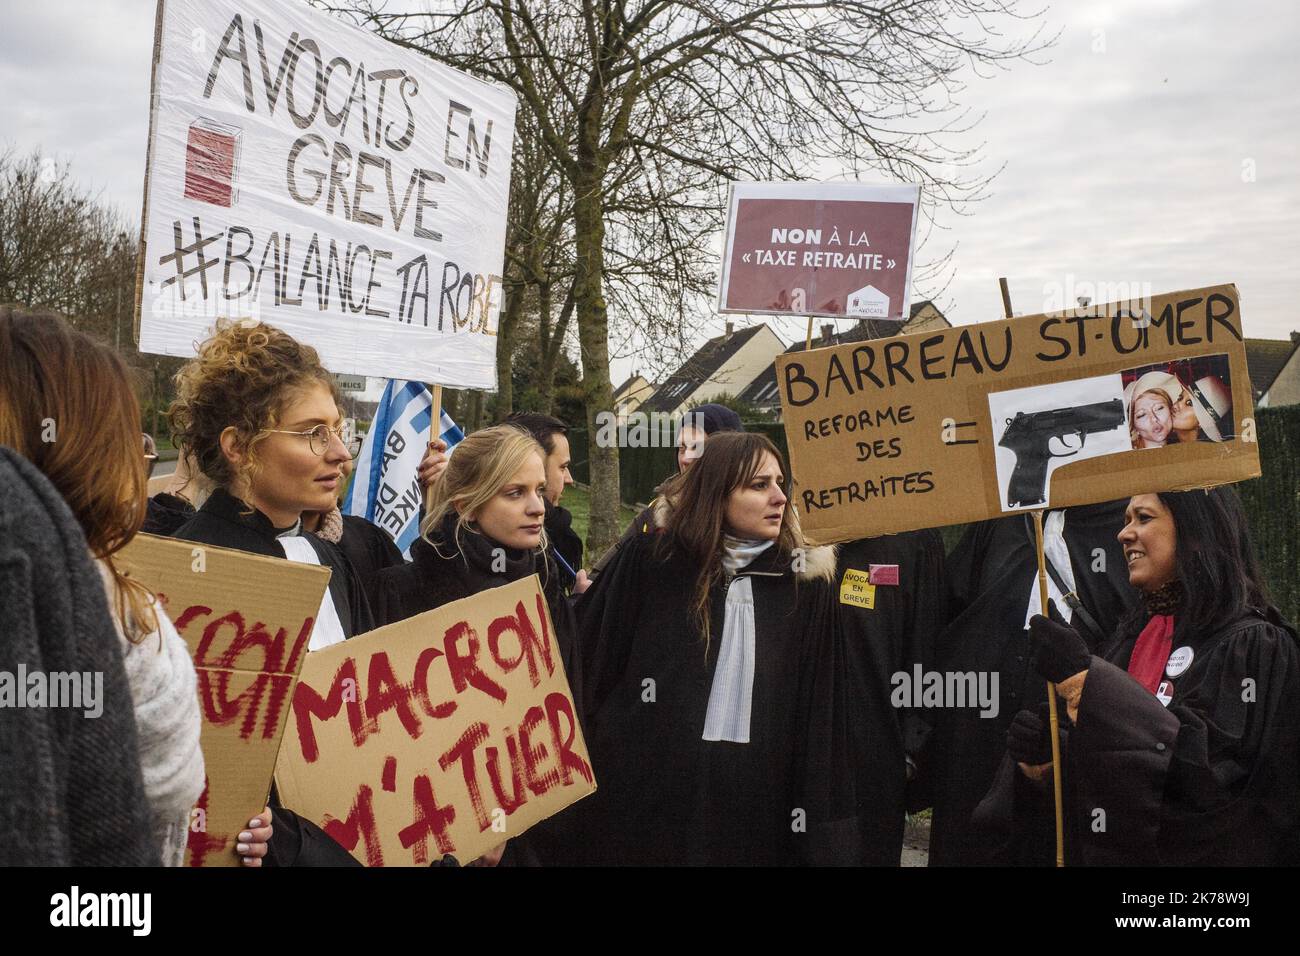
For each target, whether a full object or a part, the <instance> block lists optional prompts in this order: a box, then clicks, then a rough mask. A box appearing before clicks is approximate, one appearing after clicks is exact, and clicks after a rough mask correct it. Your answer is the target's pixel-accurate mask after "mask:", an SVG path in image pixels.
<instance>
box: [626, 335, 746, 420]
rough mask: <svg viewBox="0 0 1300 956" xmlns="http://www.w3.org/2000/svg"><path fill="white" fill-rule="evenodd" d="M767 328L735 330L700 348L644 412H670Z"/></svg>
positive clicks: (653, 397) (648, 402)
mask: <svg viewBox="0 0 1300 956" xmlns="http://www.w3.org/2000/svg"><path fill="white" fill-rule="evenodd" d="M766 327H767V326H766V325H764V324H762V323H759V324H758V325H751V326H749V327H747V328H743V329H736V330H735V331H734V332H732V333H730V334H723V335H718V336H715V337H713V338H711V339H709V340H708V341H707V342H705V343H704V344H703V345H702V346H700V348H699V350H698V351H696V353H695V354H694V355H692V356H691V357H690V358H689V359H687V360H686V362H685V363H684V364H683V365H682V366H681V368H679V369H678V370H677V371H676V372H674V373H673V374H672V375H670V376H669V377H668V379H667V380H666V381H665V382H664V383H663V385H661V386H659V388H658V390H657V391H656V392H655V393H654V394H653V395H651V396H650V397H649V398H648V399H646V400H645V402H644V403H643V404H642V405H641V409H640V410H641V411H644V412H671V411H673V410H674V409H676V408H677V406H679V405H680V404H681V403H682V402H683V401H684V400H685V399H686V398H687V397H688V396H690V395H691V394H692V393H693V392H694V391H695V390H696V389H698V388H699V387H700V386H701V385H703V384H704V383H705V382H707V381H708V380H709V378H710V377H711V376H712V375H713V374H714V373H715V372H717V371H718V369H720V368H722V366H723V365H725V364H726V363H727V360H728V359H730V358H731V357H732V356H733V355H735V354H736V353H737V352H739V351H740V350H741V348H743V347H744V345H745V343H746V342H748V341H749V340H750V339H752V338H753V337H754V336H755V335H757V334H758V333H759V331H760V330H761V329H764V328H766Z"/></svg>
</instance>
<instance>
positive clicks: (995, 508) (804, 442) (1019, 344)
mask: <svg viewBox="0 0 1300 956" xmlns="http://www.w3.org/2000/svg"><path fill="white" fill-rule="evenodd" d="M776 368H777V380H778V382H779V383H780V387H781V405H782V411H783V416H784V424H785V433H786V439H787V441H788V443H789V448H790V467H791V470H792V472H793V474H794V492H793V495H792V497H793V500H794V504H795V506H796V507H797V508H798V509H799V512H800V520H801V522H802V525H803V530H804V533H805V535H806V536H807V538H808V540H809V541H811V542H812V543H815V544H829V543H833V542H839V541H849V540H854V539H857V538H862V537H868V536H872V535H879V534H892V533H895V532H899V531H910V530H914V529H918V528H931V527H938V526H941V525H947V524H960V523H963V522H968V521H979V520H982V519H985V518H996V517H999V516H1001V515H1003V514H1007V513H1009V512H1012V511H1020V510H1026V509H1032V508H1044V507H1047V506H1048V505H1049V504H1050V505H1051V506H1052V507H1066V506H1070V505H1082V504H1090V503H1094V502H1101V501H1111V500H1114V499H1116V498H1123V497H1127V496H1129V495H1135V494H1142V493H1146V492H1154V491H1176V490H1181V489H1187V488H1205V487H1210V486H1213V485H1219V484H1225V483H1227V482H1232V481H1241V480H1243V479H1247V478H1253V477H1255V476H1257V475H1258V474H1259V473H1260V472H1259V446H1258V444H1257V442H1256V440H1255V424H1254V420H1253V419H1252V417H1251V416H1252V414H1253V408H1252V405H1251V396H1250V379H1249V377H1248V375H1247V371H1246V352H1245V346H1244V344H1243V342H1242V332H1241V313H1240V307H1239V303H1238V299H1237V290H1236V287H1235V286H1230V285H1228V286H1216V287H1213V288H1206V289H1196V290H1192V291H1189V292H1177V293H1172V294H1169V295H1162V296H1157V297H1155V298H1154V299H1152V300H1150V301H1148V302H1133V303H1114V304H1111V305H1106V306H1095V307H1092V308H1091V309H1085V310H1076V311H1071V312H1063V313H1050V314H1045V315H1031V316H1025V317H1023V318H1016V319H1009V320H1005V321H1002V322H986V323H983V324H980V325H972V326H964V327H959V328H954V329H948V330H945V331H942V332H937V333H918V334H916V335H903V336H896V337H894V338H888V339H877V340H873V341H869V342H862V343H857V344H852V345H843V346H839V347H837V348H830V349H818V350H814V351H812V352H808V353H802V352H801V353H796V354H787V355H780V356H777V360H776Z"/></svg>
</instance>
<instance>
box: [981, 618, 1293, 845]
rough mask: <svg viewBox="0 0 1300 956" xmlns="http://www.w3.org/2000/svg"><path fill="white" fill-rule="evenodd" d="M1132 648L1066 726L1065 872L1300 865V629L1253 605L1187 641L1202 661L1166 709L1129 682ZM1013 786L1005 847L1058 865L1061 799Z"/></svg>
mask: <svg viewBox="0 0 1300 956" xmlns="http://www.w3.org/2000/svg"><path fill="white" fill-rule="evenodd" d="M1134 643H1135V638H1132V637H1130V638H1128V639H1127V640H1125V641H1122V642H1120V643H1118V644H1116V645H1114V646H1112V647H1111V648H1109V650H1108V651H1107V652H1106V653H1105V655H1104V656H1103V657H1094V658H1093V659H1092V662H1091V666H1090V667H1089V669H1088V676H1087V678H1086V679H1085V681H1084V686H1083V694H1082V696H1081V698H1080V701H1079V711H1078V723H1077V724H1076V725H1075V726H1073V727H1071V728H1069V729H1068V734H1067V747H1066V756H1065V758H1064V764H1065V774H1064V780H1063V791H1064V797H1065V819H1066V864H1067V865H1082V866H1107V865H1111V866H1114V865H1121V866H1141V865H1147V866H1151V865H1171V866H1207V865H1209V866H1283V865H1295V864H1297V863H1300V800H1297V794H1298V793H1300V707H1297V705H1296V701H1297V700H1300V643H1297V638H1296V632H1295V630H1294V628H1292V627H1290V626H1289V625H1287V624H1285V623H1284V622H1283V621H1282V620H1281V619H1280V618H1279V617H1278V615H1277V612H1276V610H1274V609H1272V608H1269V609H1267V610H1259V611H1257V610H1246V611H1243V613H1242V615H1241V617H1240V618H1239V619H1237V620H1236V621H1234V622H1233V623H1231V624H1228V625H1226V626H1224V627H1221V628H1219V629H1218V630H1216V631H1215V632H1214V633H1211V634H1207V635H1200V636H1194V637H1192V638H1190V639H1189V643H1188V644H1186V645H1182V644H1181V643H1180V642H1179V641H1177V640H1175V645H1176V647H1179V646H1189V647H1191V648H1192V650H1193V652H1194V656H1193V659H1192V664H1191V666H1190V667H1189V668H1188V669H1187V670H1186V671H1185V672H1184V673H1182V674H1180V675H1178V676H1177V677H1174V678H1172V679H1171V680H1172V684H1173V696H1172V699H1171V700H1170V702H1169V705H1168V706H1167V707H1166V706H1164V705H1162V704H1161V703H1160V701H1159V699H1157V698H1156V696H1155V695H1154V694H1152V693H1151V692H1150V691H1149V690H1147V689H1146V688H1145V687H1143V686H1142V685H1140V684H1139V683H1138V682H1137V681H1136V680H1134V679H1133V678H1132V677H1131V676H1130V675H1129V674H1128V672H1127V668H1128V662H1129V657H1130V656H1131V655H1132V652H1133V646H1134ZM1062 719H1063V720H1064V719H1065V718H1064V715H1063V716H1062ZM1015 788H1016V793H1015V796H1014V800H1013V805H1014V807H1015V819H1014V821H1013V828H1012V832H1011V835H1012V840H1011V843H1010V844H1009V845H1008V848H1007V852H1008V853H1010V854H1012V855H1014V857H1015V858H1018V859H1020V860H1025V859H1026V858H1027V857H1028V856H1030V855H1031V854H1033V855H1035V858H1036V861H1037V862H1042V863H1044V864H1047V863H1048V862H1049V859H1047V858H1045V854H1044V852H1043V848H1044V847H1045V846H1047V845H1048V842H1049V839H1050V831H1049V829H1048V828H1049V827H1050V826H1051V821H1052V815H1051V812H1050V806H1049V805H1050V801H1051V791H1050V790H1049V789H1048V788H1046V787H1045V786H1041V785H1034V784H1031V783H1030V782H1029V781H1027V780H1025V779H1024V778H1023V777H1021V776H1020V775H1019V774H1016V775H1015ZM996 799H997V794H996V793H995V794H990V802H995V801H996ZM1099 810H1100V811H1103V812H1104V814H1105V815H1104V817H1099V816H1098V813H1097V811H1099ZM1099 820H1100V821H1101V823H1104V826H1099V825H1098V821H1099Z"/></svg>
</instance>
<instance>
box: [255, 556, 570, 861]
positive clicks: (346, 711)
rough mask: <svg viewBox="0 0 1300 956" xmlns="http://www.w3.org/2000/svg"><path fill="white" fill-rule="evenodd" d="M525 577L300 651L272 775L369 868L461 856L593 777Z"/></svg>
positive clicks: (538, 595) (472, 854) (544, 620)
mask: <svg viewBox="0 0 1300 956" xmlns="http://www.w3.org/2000/svg"><path fill="white" fill-rule="evenodd" d="M576 714H577V708H576V707H575V706H574V703H573V697H572V694H571V693H570V691H569V685H568V681H567V679H566V677H565V673H564V665H563V663H562V662H561V660H560V651H559V647H558V645H557V644H556V640H555V627H554V625H553V624H552V622H551V618H550V613H549V611H548V609H547V606H546V599H545V597H544V596H543V594H542V590H541V587H540V586H539V584H538V581H537V577H536V575H533V576H531V577H528V578H525V579H523V580H520V581H516V582H514V583H512V584H509V585H506V586H504V587H500V588H494V589H492V590H489V591H484V592H482V593H480V594H476V595H474V596H472V597H468V598H465V599H464V600H461V601H455V602H453V603H451V604H447V605H444V606H443V607H440V608H437V609H435V610H433V611H429V612H427V613H425V614H421V615H419V616H417V617H413V618H410V619H409V620H406V621H402V622H400V623H397V624H391V625H389V626H388V627H384V628H380V629H378V630H375V631H371V632H370V633H368V634H363V635H361V636H360V637H355V638H353V639H352V640H350V641H345V642H343V643H341V644H335V645H333V646H331V647H327V648H323V649H321V650H319V651H313V652H312V653H310V654H308V655H307V662H306V664H305V665H304V666H303V670H302V677H301V680H300V681H299V683H298V687H297V690H296V691H295V693H294V699H293V719H292V721H291V723H292V726H291V729H290V731H289V734H288V736H287V737H286V738H285V742H284V747H283V748H282V750H281V753H280V760H279V763H278V764H277V766H276V775H275V779H276V784H277V787H278V789H279V794H280V798H281V799H282V800H283V801H284V804H285V806H287V807H289V808H290V809H292V810H294V811H296V812H297V813H299V814H301V815H303V816H305V817H307V818H308V819H310V820H313V821H315V822H316V823H317V824H319V825H320V826H321V827H322V828H323V829H324V830H325V832H327V833H328V834H329V835H330V836H331V837H333V838H334V839H335V840H337V841H338V842H339V843H340V844H342V845H343V846H344V847H345V848H347V849H348V850H349V851H351V852H352V854H353V855H354V856H356V858H357V859H358V860H360V861H361V862H362V863H365V864H366V865H368V866H427V865H428V864H430V863H431V862H435V861H437V860H439V859H441V858H442V857H443V856H444V855H445V854H449V853H450V854H452V855H453V856H455V857H456V859H457V860H459V861H460V862H461V863H468V862H470V861H472V860H474V859H476V858H478V857H479V856H481V855H483V854H484V853H485V852H486V851H488V850H490V849H492V848H493V847H495V846H497V845H499V844H501V843H503V842H505V841H506V840H507V839H508V838H510V837H516V836H519V835H520V834H522V833H523V832H524V831H525V830H527V829H528V828H529V827H531V826H533V825H534V824H536V823H538V822H540V821H541V820H544V819H546V818H547V817H549V816H551V815H552V814H554V813H557V812H558V811H560V810H562V809H564V808H565V807H567V806H568V805H569V804H571V803H573V802H575V801H576V800H579V799H580V798H582V797H584V796H586V795H587V794H589V793H591V792H592V791H594V790H595V777H594V775H593V773H592V768H591V762H590V759H589V757H588V755H587V748H586V744H585V742H584V741H583V737H582V729H581V727H580V726H579V724H578V720H577V716H576Z"/></svg>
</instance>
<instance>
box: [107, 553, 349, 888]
mask: <svg viewBox="0 0 1300 956" xmlns="http://www.w3.org/2000/svg"><path fill="white" fill-rule="evenodd" d="M114 561H115V562H116V563H117V566H118V567H119V568H120V569H121V570H122V571H123V572H126V573H128V574H130V576H131V577H133V578H135V579H137V580H139V581H140V582H141V583H142V584H144V585H145V587H147V588H148V589H149V590H150V591H152V592H153V593H154V594H155V595H156V596H157V597H158V600H159V602H160V603H161V604H162V605H163V608H164V609H165V610H166V612H167V615H168V616H169V617H170V618H171V620H172V623H173V624H175V625H176V630H177V631H179V632H180V635H181V637H183V638H185V642H186V643H187V644H188V645H189V648H190V655H191V656H192V657H193V659H194V669H195V671H196V672H197V674H198V683H199V703H200V706H201V708H202V712H203V730H202V732H201V735H200V738H199V741H200V746H201V747H202V749H203V763H204V768H205V771H206V774H207V780H206V783H205V786H204V788H203V794H202V796H200V797H199V802H198V803H197V804H196V805H195V808H194V810H193V812H192V814H191V820H190V833H189V846H188V849H187V851H186V854H185V864H186V866H238V865H239V857H238V856H237V855H236V854H235V843H236V842H237V841H236V837H237V836H238V834H239V832H240V831H241V830H245V829H247V827H248V821H249V820H251V819H252V818H253V817H254V815H256V814H259V813H261V812H262V809H263V808H264V807H265V806H266V800H267V795H268V794H269V793H270V790H271V775H272V773H273V772H274V770H275V757H276V753H277V752H278V751H279V749H280V740H281V738H282V737H283V736H284V728H285V727H286V725H287V724H288V721H289V719H290V714H291V712H290V701H292V700H293V687H294V682H295V681H296V680H297V675H298V669H299V668H300V667H302V663H303V661H304V660H305V659H306V657H307V642H308V640H310V638H311V631H312V627H313V625H314V624H315V622H316V614H317V612H318V611H319V609H320V603H321V598H322V597H324V594H325V588H326V586H327V585H328V584H329V579H330V570H329V569H328V568H321V567H316V566H314V565H310V564H298V563H296V562H293V561H285V560H283V559H281V558H268V557H263V556H262V555H257V554H246V553H244V552H242V551H232V550H229V549H228V548H216V547H212V546H211V545H205V544H196V543H195V542H192V541H177V540H174V539H171V538H157V537H154V536H153V535H150V534H141V535H137V536H136V537H135V539H134V540H133V541H132V542H131V543H130V544H129V545H127V547H125V548H124V549H122V551H120V552H119V553H118V554H117V555H115V556H114Z"/></svg>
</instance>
